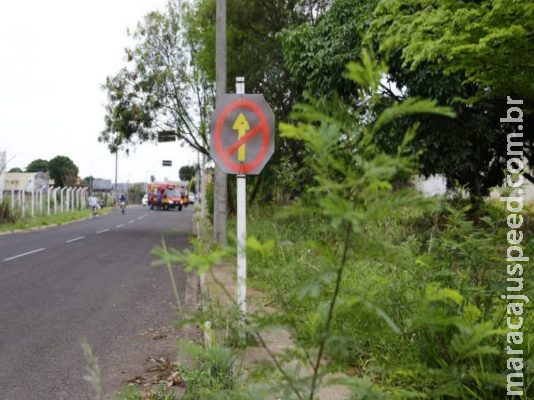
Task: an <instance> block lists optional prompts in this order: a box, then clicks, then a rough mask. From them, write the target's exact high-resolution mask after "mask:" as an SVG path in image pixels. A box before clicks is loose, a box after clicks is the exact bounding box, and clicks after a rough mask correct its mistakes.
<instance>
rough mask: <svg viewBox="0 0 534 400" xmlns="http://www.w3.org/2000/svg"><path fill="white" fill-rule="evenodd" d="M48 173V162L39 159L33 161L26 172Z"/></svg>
mask: <svg viewBox="0 0 534 400" xmlns="http://www.w3.org/2000/svg"><path fill="white" fill-rule="evenodd" d="M46 171H48V161H46V160H43V159H41V158H38V159H37V160H33V161H32V162H31V163H29V164H28V166H27V167H26V172H46Z"/></svg>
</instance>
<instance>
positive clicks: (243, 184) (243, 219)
mask: <svg viewBox="0 0 534 400" xmlns="http://www.w3.org/2000/svg"><path fill="white" fill-rule="evenodd" d="M235 86H236V93H237V94H245V78H243V77H237V78H236V85H235ZM246 241H247V177H246V175H237V305H238V307H239V311H240V314H241V323H242V324H244V320H245V315H246V312H247V253H246V250H247V244H246Z"/></svg>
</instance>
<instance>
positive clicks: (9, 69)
mask: <svg viewBox="0 0 534 400" xmlns="http://www.w3.org/2000/svg"><path fill="white" fill-rule="evenodd" d="M165 4H166V0H91V1H79V0H1V1H0V151H7V160H8V165H7V167H8V168H12V167H21V168H25V167H26V166H27V165H28V163H30V162H31V161H32V160H35V159H38V158H43V159H46V160H49V159H51V158H53V157H55V156H56V155H65V156H68V157H70V158H71V159H72V160H73V161H74V163H75V164H76V165H77V166H78V168H79V170H80V172H79V175H80V177H82V178H84V177H86V176H89V175H93V176H94V177H97V178H105V179H113V180H114V175H115V157H114V156H113V155H110V154H109V152H108V150H107V147H106V146H105V145H104V144H101V143H98V141H97V137H98V134H99V132H100V131H101V130H102V129H103V127H104V123H103V120H104V104H105V93H104V92H103V91H102V89H101V87H100V85H101V84H102V83H103V82H104V81H105V78H106V76H107V75H113V74H115V73H116V72H117V71H118V70H119V69H120V68H121V66H123V65H124V52H123V49H124V47H126V46H127V45H128V44H129V43H130V42H129V38H128V36H127V34H126V30H127V28H134V27H135V25H136V24H137V22H138V21H139V20H140V19H141V18H142V17H143V15H145V14H146V13H148V12H149V11H152V10H156V9H162V8H163V7H164V6H165ZM164 159H165V160H172V161H173V166H172V168H168V167H162V166H161V161H162V160H164ZM194 161H196V154H195V153H193V151H191V150H189V149H187V148H181V147H179V146H178V144H176V143H164V144H159V145H151V144H145V145H142V146H139V147H138V148H137V149H136V151H135V152H134V153H132V154H130V156H129V157H127V156H126V155H124V154H120V157H119V171H118V179H119V182H127V181H129V182H138V181H145V180H147V178H148V176H149V175H155V176H156V178H157V179H163V178H164V177H168V178H169V179H171V180H175V179H178V169H179V167H180V166H182V165H186V164H190V163H192V162H194Z"/></svg>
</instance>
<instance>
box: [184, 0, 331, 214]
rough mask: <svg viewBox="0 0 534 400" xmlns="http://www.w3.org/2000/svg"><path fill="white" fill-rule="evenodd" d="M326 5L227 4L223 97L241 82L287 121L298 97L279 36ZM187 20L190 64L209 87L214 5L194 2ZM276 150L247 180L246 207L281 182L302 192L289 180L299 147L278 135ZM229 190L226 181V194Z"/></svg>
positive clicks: (301, 0) (324, 1)
mask: <svg viewBox="0 0 534 400" xmlns="http://www.w3.org/2000/svg"><path fill="white" fill-rule="evenodd" d="M329 3H330V0H291V1H287V0H273V1H264V0H228V6H227V9H228V14H227V58H228V67H227V77H228V79H227V82H228V87H227V90H228V92H233V91H234V89H233V88H234V81H235V77H237V76H244V77H245V79H246V91H247V93H262V94H263V95H264V96H265V98H266V100H267V102H268V103H269V104H270V106H271V107H272V109H273V111H274V113H275V117H276V120H277V121H283V120H286V119H287V118H288V115H289V112H290V110H291V107H292V106H293V104H294V103H295V101H296V99H298V98H299V97H300V94H301V87H300V85H299V84H298V82H295V81H294V80H293V78H292V75H291V73H290V71H289V70H288V68H287V66H286V63H285V60H284V54H283V51H282V45H281V43H280V40H279V38H278V35H279V34H280V33H281V32H283V31H284V30H285V29H287V28H289V27H290V26H293V25H298V24H302V23H305V22H308V21H313V20H314V19H315V18H316V16H317V15H321V14H322V13H324V11H325V10H326V9H327V7H328V5H329ZM187 18H188V26H189V27H188V30H187V34H188V37H189V38H190V41H191V42H192V43H194V48H195V56H194V57H193V59H192V60H193V62H195V63H196V64H197V65H198V68H199V69H200V70H202V71H203V72H204V73H205V74H206V76H207V77H208V79H210V80H212V81H213V80H214V79H215V21H216V18H215V1H213V0H199V1H198V2H197V3H196V4H195V7H194V8H193V9H192V10H191V12H190V13H189V14H188V17H187ZM275 144H276V149H275V153H274V155H273V157H272V159H271V160H270V161H269V163H268V164H267V166H266V168H265V169H264V170H263V171H262V172H261V174H260V175H259V176H258V177H251V178H250V182H251V186H252V193H251V196H250V199H251V201H253V200H254V198H256V197H259V196H261V195H262V194H263V196H265V197H268V198H270V197H271V196H272V193H273V192H274V190H273V187H274V186H276V185H282V184H283V182H287V183H291V184H292V186H293V187H295V188H299V189H298V190H302V189H301V188H302V187H303V185H302V184H299V182H298V180H295V179H292V177H294V174H292V172H291V170H295V169H301V168H300V167H302V165H303V160H304V148H303V145H302V143H300V142H296V141H288V140H286V139H285V138H281V137H279V136H278V135H277V137H276V140H275ZM232 185H233V183H232V181H231V180H230V181H229V186H230V188H229V191H230V193H232V190H231V189H232V188H231V186H232ZM228 204H229V205H231V204H232V202H229V203H228Z"/></svg>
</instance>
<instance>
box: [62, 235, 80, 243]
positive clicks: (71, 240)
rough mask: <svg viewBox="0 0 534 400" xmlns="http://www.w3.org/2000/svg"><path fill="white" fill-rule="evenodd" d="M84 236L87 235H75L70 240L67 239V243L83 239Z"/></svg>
mask: <svg viewBox="0 0 534 400" xmlns="http://www.w3.org/2000/svg"><path fill="white" fill-rule="evenodd" d="M84 238H85V236H78V237H75V238H74V239H70V240H67V241H65V243H72V242H75V241H77V240H82V239H84Z"/></svg>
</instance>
